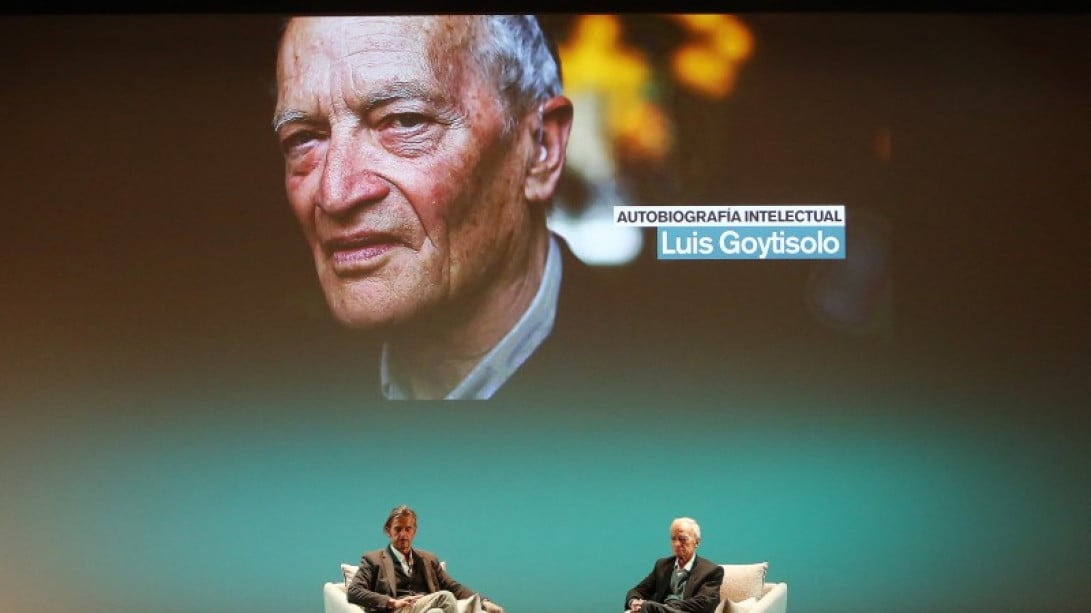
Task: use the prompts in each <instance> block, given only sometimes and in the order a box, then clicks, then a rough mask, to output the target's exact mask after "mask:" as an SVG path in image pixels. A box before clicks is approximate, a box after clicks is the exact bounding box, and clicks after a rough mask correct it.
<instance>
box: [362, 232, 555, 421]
mask: <svg viewBox="0 0 1091 613" xmlns="http://www.w3.org/2000/svg"><path fill="white" fill-rule="evenodd" d="M560 290H561V249H560V247H558V246H557V240H556V239H555V238H554V237H553V235H552V234H551V235H550V236H549V254H548V255H547V256H546V264H545V271H544V272H543V273H542V282H541V283H540V284H539V285H538V292H537V293H536V294H534V299H533V300H532V301H531V302H530V306H529V307H527V310H526V312H525V313H523V316H522V317H520V318H519V321H518V322H516V323H515V327H513V328H512V329H511V330H508V333H507V334H505V335H504V338H502V339H500V342H499V343H497V344H496V346H495V347H493V348H492V349H491V350H489V352H488V353H487V354H485V357H483V358H481V361H480V362H478V363H477V364H476V365H475V366H474V367H473V370H471V371H470V373H469V374H467V375H466V378H465V379H463V380H462V381H460V382H459V384H458V385H456V386H455V388H454V389H453V390H451V392H450V393H449V394H447V397H446V398H444V400H487V399H489V398H491V397H492V395H493V394H495V393H496V390H498V389H500V386H502V385H503V384H504V382H505V381H507V380H508V379H510V378H511V376H512V375H513V374H515V371H516V370H517V369H518V368H519V367H520V366H521V365H522V364H523V362H525V361H526V360H527V358H529V357H530V356H531V354H533V353H534V350H535V349H537V348H538V346H539V345H541V344H542V341H544V340H545V339H546V337H548V336H549V333H550V332H552V331H553V321H554V320H555V319H556V318H557V297H558V295H559V294H560ZM379 378H380V382H381V384H382V392H383V396H384V397H385V398H386V399H387V400H412V399H413V396H412V394H411V393H410V390H409V387H408V386H407V385H405V381H404V379H403V378H402V377H399V376H398V374H397V373H395V372H393V370H392V368H391V361H390V345H389V344H387V343H383V353H382V360H381V362H380V365H379Z"/></svg>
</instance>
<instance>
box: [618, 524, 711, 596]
mask: <svg viewBox="0 0 1091 613" xmlns="http://www.w3.org/2000/svg"><path fill="white" fill-rule="evenodd" d="M700 543H701V527H700V526H699V525H697V522H696V521H694V520H693V519H691V518H689V517H679V518H678V519H676V520H674V521H673V522H671V550H672V551H673V552H674V555H673V556H670V557H667V558H660V559H659V560H656V562H655V566H654V567H653V568H652V572H651V573H649V574H648V576H647V577H644V580H643V581H641V582H640V583H638V584H636V587H634V588H633V589H631V590H629V593H628V594H626V595H625V608H626V609H627V610H628V611H631V612H632V613H679V612H681V611H685V612H686V613H712V611H713V610H715V609H716V606H717V605H718V604H720V584H721V583H723V581H724V569H723V567H722V566H720V565H718V564H716V563H714V562H711V561H709V560H706V559H705V558H701V557H698V556H697V555H696V552H697V546H698V545H699V544H700Z"/></svg>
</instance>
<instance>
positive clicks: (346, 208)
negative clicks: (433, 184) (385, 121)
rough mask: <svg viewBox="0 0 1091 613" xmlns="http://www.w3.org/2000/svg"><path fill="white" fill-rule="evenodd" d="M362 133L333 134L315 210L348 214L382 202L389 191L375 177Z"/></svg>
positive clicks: (372, 157) (370, 146) (373, 153)
mask: <svg viewBox="0 0 1091 613" xmlns="http://www.w3.org/2000/svg"><path fill="white" fill-rule="evenodd" d="M366 138H367V137H366V135H365V134H364V133H362V132H355V133H348V134H346V133H334V134H333V135H331V137H330V141H329V144H328V145H327V148H326V160H325V164H324V166H323V170H322V185H321V189H320V192H319V202H318V206H319V207H320V208H321V209H322V210H323V211H325V212H326V213H327V214H329V215H333V216H337V215H344V214H347V213H350V212H352V211H353V210H355V209H356V208H357V207H360V206H365V205H368V204H372V203H375V202H378V201H379V200H382V199H383V198H384V197H386V195H387V194H388V193H389V192H390V187H389V186H388V185H387V183H386V181H385V180H383V178H382V177H381V176H379V175H378V174H376V173H375V170H376V160H375V157H376V154H377V152H376V151H375V150H374V147H375V146H374V145H373V144H369V143H367V142H366Z"/></svg>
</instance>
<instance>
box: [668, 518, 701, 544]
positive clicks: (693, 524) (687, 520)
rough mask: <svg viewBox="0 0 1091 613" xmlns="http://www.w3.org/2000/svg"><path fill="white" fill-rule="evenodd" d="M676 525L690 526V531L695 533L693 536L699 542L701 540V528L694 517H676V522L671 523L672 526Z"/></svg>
mask: <svg viewBox="0 0 1091 613" xmlns="http://www.w3.org/2000/svg"><path fill="white" fill-rule="evenodd" d="M674 524H686V525H688V526H689V527H690V530H692V531H693V536H695V537H697V540H701V526H700V525H699V524H698V523H697V520H696V519H693V518H692V517H676V518H674V521H672V522H671V525H672V526H673V525H674Z"/></svg>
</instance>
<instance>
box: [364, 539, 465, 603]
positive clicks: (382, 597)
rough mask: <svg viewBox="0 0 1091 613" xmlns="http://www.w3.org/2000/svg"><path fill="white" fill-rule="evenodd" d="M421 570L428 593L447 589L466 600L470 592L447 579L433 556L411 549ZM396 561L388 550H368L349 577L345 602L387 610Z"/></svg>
mask: <svg viewBox="0 0 1091 613" xmlns="http://www.w3.org/2000/svg"><path fill="white" fill-rule="evenodd" d="M413 555H414V556H416V557H417V558H418V559H419V560H420V562H421V564H420V566H421V567H422V568H423V569H424V580H425V583H427V584H428V592H429V593H432V592H438V591H440V590H447V591H448V592H451V593H452V594H454V595H455V598H458V599H462V598H469V597H470V596H473V594H474V591H473V590H471V589H469V588H467V587H466V586H464V585H462V584H460V583H459V582H457V581H455V580H454V579H452V578H451V576H450V575H448V574H447V571H445V570H443V567H442V566H440V564H439V560H437V559H436V556H435V555H434V554H432V553H430V552H427V551H421V550H419V549H414V550H413ZM395 562H397V560H395V559H394V556H393V555H392V554H391V553H390V548H389V547H384V548H383V549H377V550H375V551H369V552H367V553H365V554H364V555H363V557H361V558H360V570H358V571H356V576H354V577H353V578H352V583H351V584H349V588H348V599H349V602H351V603H352V604H358V605H360V606H362V607H364V608H365V609H368V610H369V611H387V610H388V609H387V608H386V605H387V603H388V602H389V601H390V599H391V598H395V597H396V596H397V589H398V579H397V575H396V574H395V573H394V564H395Z"/></svg>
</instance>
